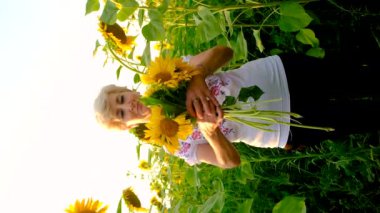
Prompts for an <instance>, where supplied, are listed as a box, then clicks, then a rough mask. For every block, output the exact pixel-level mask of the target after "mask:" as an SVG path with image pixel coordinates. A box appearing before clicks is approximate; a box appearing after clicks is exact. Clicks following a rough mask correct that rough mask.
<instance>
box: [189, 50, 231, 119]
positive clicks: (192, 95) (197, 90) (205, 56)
mask: <svg viewBox="0 0 380 213" xmlns="http://www.w3.org/2000/svg"><path fill="white" fill-rule="evenodd" d="M232 56H233V51H232V49H231V48H229V47H226V46H215V47H213V48H211V49H208V50H206V51H204V52H201V53H199V54H197V55H195V56H193V57H191V59H190V61H189V64H190V65H191V66H193V67H194V68H195V69H198V70H199V71H200V74H198V75H196V76H194V77H193V78H192V79H191V81H190V85H189V87H188V89H187V93H186V109H187V111H188V112H189V114H190V115H191V116H193V117H196V118H198V119H203V118H204V116H205V115H210V114H211V109H210V107H218V106H219V103H218V101H217V100H216V98H215V97H214V96H213V95H211V93H210V91H209V89H208V87H207V85H206V83H205V78H206V76H208V75H211V74H213V73H214V72H215V71H216V70H217V69H219V68H220V67H222V66H223V65H225V64H226V63H227V62H228V61H229V60H231V58H232ZM210 102H211V103H212V104H213V105H209V103H210Z"/></svg>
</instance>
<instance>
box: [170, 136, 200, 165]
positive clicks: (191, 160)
mask: <svg viewBox="0 0 380 213" xmlns="http://www.w3.org/2000/svg"><path fill="white" fill-rule="evenodd" d="M180 146H181V148H180V149H179V150H178V151H177V152H176V153H174V155H175V156H177V157H179V158H182V159H183V160H185V161H186V163H188V164H189V165H190V166H193V165H196V164H200V163H201V162H200V161H199V160H198V158H197V150H198V144H196V143H187V142H180Z"/></svg>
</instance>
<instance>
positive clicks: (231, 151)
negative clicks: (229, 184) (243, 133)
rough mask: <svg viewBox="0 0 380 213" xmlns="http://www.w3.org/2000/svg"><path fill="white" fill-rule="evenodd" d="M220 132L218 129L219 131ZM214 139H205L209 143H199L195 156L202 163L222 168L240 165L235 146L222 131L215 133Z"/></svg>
mask: <svg viewBox="0 0 380 213" xmlns="http://www.w3.org/2000/svg"><path fill="white" fill-rule="evenodd" d="M219 132H220V131H219ZM215 138H216V139H210V137H209V138H208V139H207V140H208V142H209V144H199V145H198V148H197V149H198V150H197V158H198V160H199V161H201V162H203V163H208V164H212V165H214V166H218V167H220V168H223V169H229V168H234V167H237V166H239V165H240V155H239V153H238V151H237V150H236V149H235V147H234V146H233V145H232V144H231V143H230V142H229V141H228V140H227V139H226V138H225V137H224V135H223V134H222V133H216V135H215Z"/></svg>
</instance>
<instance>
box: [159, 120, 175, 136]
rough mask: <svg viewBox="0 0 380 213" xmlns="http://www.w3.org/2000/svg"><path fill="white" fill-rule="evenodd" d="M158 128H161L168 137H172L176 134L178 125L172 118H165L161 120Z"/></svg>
mask: <svg viewBox="0 0 380 213" xmlns="http://www.w3.org/2000/svg"><path fill="white" fill-rule="evenodd" d="M160 128H161V132H162V133H163V134H164V135H166V136H168V137H173V136H175V135H176V134H177V132H178V129H179V125H178V123H177V122H175V121H173V120H172V119H169V118H165V119H163V120H161V123H160Z"/></svg>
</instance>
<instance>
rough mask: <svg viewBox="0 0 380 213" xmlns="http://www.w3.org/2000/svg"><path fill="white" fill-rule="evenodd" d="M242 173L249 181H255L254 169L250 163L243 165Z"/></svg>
mask: <svg viewBox="0 0 380 213" xmlns="http://www.w3.org/2000/svg"><path fill="white" fill-rule="evenodd" d="M240 168H241V173H242V175H243V176H244V177H245V178H246V179H248V180H253V171H252V167H251V163H250V162H248V161H244V162H243V163H242V164H241V167H240Z"/></svg>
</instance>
